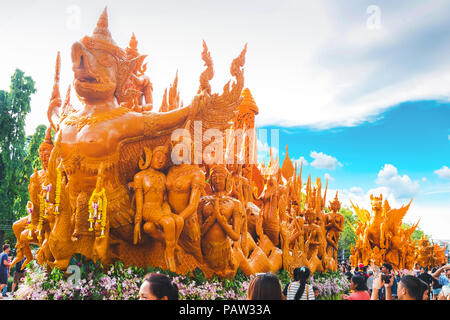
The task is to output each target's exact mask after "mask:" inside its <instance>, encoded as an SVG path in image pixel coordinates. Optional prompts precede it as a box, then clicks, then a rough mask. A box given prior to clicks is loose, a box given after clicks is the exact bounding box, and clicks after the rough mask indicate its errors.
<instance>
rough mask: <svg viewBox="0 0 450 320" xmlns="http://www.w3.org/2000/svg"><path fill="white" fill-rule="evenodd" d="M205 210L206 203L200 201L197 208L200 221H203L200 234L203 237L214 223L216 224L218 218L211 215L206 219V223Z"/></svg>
mask: <svg viewBox="0 0 450 320" xmlns="http://www.w3.org/2000/svg"><path fill="white" fill-rule="evenodd" d="M204 208H205V203H204V201H200V204H199V206H198V208H197V212H198V216H199V218H200V219H199V220H200V221H201V227H200V232H201V235H202V236H203V235H205V234H206V233H207V232H208V231H209V229H210V228H211V227H212V226H213V225H214V223H216V217H215V216H214V215H211V216H209V217H207V218H206V221H205V219H204V215H203V210H204Z"/></svg>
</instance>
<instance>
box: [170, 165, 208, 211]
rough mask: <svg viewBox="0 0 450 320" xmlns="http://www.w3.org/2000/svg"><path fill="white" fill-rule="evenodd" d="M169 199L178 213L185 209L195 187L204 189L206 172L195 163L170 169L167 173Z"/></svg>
mask: <svg viewBox="0 0 450 320" xmlns="http://www.w3.org/2000/svg"><path fill="white" fill-rule="evenodd" d="M166 185H167V190H168V201H169V203H170V205H171V207H172V208H173V210H174V211H175V212H176V213H180V212H181V211H183V210H184V209H185V208H186V207H187V206H188V204H189V199H190V195H191V191H192V189H194V188H199V189H200V190H203V187H204V185H205V176H204V173H203V172H202V171H201V170H200V168H198V167H197V166H194V165H179V166H173V167H171V168H170V169H169V173H168V174H167V183H166Z"/></svg>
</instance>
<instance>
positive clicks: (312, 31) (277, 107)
mask: <svg viewBox="0 0 450 320" xmlns="http://www.w3.org/2000/svg"><path fill="white" fill-rule="evenodd" d="M105 5H107V6H108V12H109V18H110V31H111V33H112V36H113V38H114V40H115V41H116V42H117V43H118V44H119V45H121V46H122V47H125V46H126V45H127V44H128V41H129V39H130V36H131V33H132V32H135V34H136V37H137V40H138V42H139V44H138V48H139V49H140V51H141V53H144V54H147V55H148V58H147V60H146V61H147V62H148V70H147V75H148V76H149V77H150V79H151V81H152V82H153V88H154V94H153V97H154V101H156V107H157V108H158V107H159V101H161V99H162V96H163V92H164V89H165V88H167V87H168V86H169V85H170V84H171V83H172V81H173V78H174V76H175V73H176V71H177V70H178V75H179V89H180V92H181V98H182V100H183V101H184V104H185V105H186V104H188V103H189V102H190V101H191V99H192V98H193V97H194V95H195V94H196V92H197V89H198V78H199V76H200V74H201V72H202V71H203V68H204V67H203V61H202V60H201V51H202V41H203V40H205V41H206V43H207V45H208V47H209V50H210V52H211V56H212V59H213V61H214V68H215V76H214V78H213V80H212V81H211V85H212V89H213V91H214V92H220V91H221V90H222V88H223V86H224V84H225V83H226V82H227V81H228V80H229V79H230V74H229V67H230V64H231V61H232V59H233V58H235V57H236V56H237V55H238V54H239V53H240V51H241V50H242V48H243V46H244V44H245V43H248V51H247V55H246V64H245V83H246V86H247V87H248V88H250V90H251V92H252V94H253V96H254V98H255V100H256V103H257V104H258V107H259V111H260V112H259V115H258V116H257V119H256V122H257V125H258V127H259V128H278V129H279V133H280V134H279V137H280V143H279V147H280V149H281V150H282V151H284V148H285V144H286V143H287V144H289V153H290V155H291V156H292V158H294V159H299V158H300V157H304V158H305V160H306V161H307V162H308V165H307V166H305V168H304V172H305V173H311V174H312V175H313V176H314V177H315V176H319V177H321V178H323V177H324V176H325V174H327V175H329V176H330V189H332V190H336V189H337V190H339V192H340V194H341V195H342V199H343V201H344V203H348V200H349V199H353V200H355V201H356V202H358V203H360V204H361V205H362V206H366V207H367V206H368V205H369V204H368V199H369V194H370V193H371V192H374V193H379V192H383V193H384V194H385V195H386V196H387V197H388V199H389V200H390V201H391V202H392V204H393V206H396V205H401V204H403V203H406V201H408V199H409V197H411V196H412V197H414V199H415V200H414V202H413V206H412V207H411V209H410V212H409V213H408V215H407V216H406V219H407V220H409V221H411V222H415V220H416V219H418V218H419V217H420V218H421V219H422V220H421V227H422V228H423V229H424V230H425V231H426V232H427V233H428V234H431V235H432V236H433V237H436V238H441V239H450V231H449V230H448V229H449V228H448V226H449V225H450V172H448V171H450V169H448V167H450V160H449V159H450V157H449V152H450V140H449V135H450V125H449V123H450V121H449V119H450V111H449V108H450V107H449V101H450V94H449V93H450V59H449V57H450V33H449V32H448V30H450V19H449V18H448V17H449V16H450V1H448V0H430V1H423V0H396V1H391V0H378V1H373V0H348V1H347V0H346V1H334V0H315V1H300V0H280V1H275V0H245V1H242V0H228V1H220V0H188V1H175V0H168V1H160V0H146V1H144V0H129V1H107V0H60V1H51V0H17V1H8V2H5V3H2V10H1V11H0V39H1V40H2V41H1V48H2V50H0V89H7V88H8V87H9V81H10V77H11V75H12V74H13V72H14V69H15V68H20V69H22V70H23V71H25V73H26V74H27V75H30V76H31V77H32V78H33V79H34V80H35V81H36V86H37V93H36V94H35V95H33V97H32V101H31V108H32V111H31V113H30V115H28V117H27V121H26V131H27V133H28V134H32V133H33V131H34V130H35V128H36V126H37V125H39V124H41V123H43V124H46V123H47V119H46V109H47V106H48V101H49V97H50V95H51V90H52V85H53V70H54V62H55V57H56V52H57V51H58V50H59V51H61V59H62V66H61V92H62V94H64V93H65V90H66V88H67V86H68V85H69V84H71V82H72V79H73V73H72V70H71V62H70V48H71V45H72V43H73V42H75V41H77V40H79V39H81V38H82V37H83V36H84V35H86V34H91V33H92V31H93V29H94V27H95V23H96V21H97V19H98V16H99V15H100V13H101V12H102V10H103V8H104V7H105ZM72 102H73V103H74V105H75V107H76V105H77V103H78V101H77V98H76V95H75V93H74V90H72ZM261 150H263V149H261ZM319 167H320V168H322V169H319Z"/></svg>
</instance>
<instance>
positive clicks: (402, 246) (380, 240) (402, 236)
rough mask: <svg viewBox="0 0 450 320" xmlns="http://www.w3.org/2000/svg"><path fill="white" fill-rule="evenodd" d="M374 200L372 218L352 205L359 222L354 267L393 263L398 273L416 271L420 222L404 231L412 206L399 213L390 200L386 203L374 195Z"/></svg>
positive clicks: (352, 261) (353, 249)
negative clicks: (416, 232)
mask: <svg viewBox="0 0 450 320" xmlns="http://www.w3.org/2000/svg"><path fill="white" fill-rule="evenodd" d="M370 199H371V201H372V214H370V212H369V211H367V210H365V209H361V208H359V207H358V206H357V205H354V204H353V203H352V205H353V208H354V210H355V213H356V215H357V216H358V220H359V221H357V223H358V227H357V228H356V230H355V231H356V232H355V233H356V236H357V240H356V246H355V247H353V246H352V248H351V251H352V252H351V254H352V255H351V257H350V261H351V263H352V265H357V264H358V263H363V264H364V265H368V264H369V263H370V262H372V263H375V264H377V265H380V264H381V263H384V262H389V263H391V264H392V266H393V267H394V268H395V269H412V268H413V266H414V259H415V252H416V249H415V245H414V242H413V241H412V239H411V235H412V233H413V232H414V230H415V229H416V228H417V225H418V222H417V223H416V224H414V225H413V226H411V227H409V228H406V229H405V228H403V227H402V220H403V218H404V216H405V215H406V213H407V211H408V209H409V206H410V204H411V202H410V203H409V204H407V205H406V206H402V207H401V208H399V209H392V208H391V207H390V205H389V202H388V201H387V200H385V201H384V203H383V195H380V196H379V197H376V196H373V195H371V196H370ZM411 201H412V200H411Z"/></svg>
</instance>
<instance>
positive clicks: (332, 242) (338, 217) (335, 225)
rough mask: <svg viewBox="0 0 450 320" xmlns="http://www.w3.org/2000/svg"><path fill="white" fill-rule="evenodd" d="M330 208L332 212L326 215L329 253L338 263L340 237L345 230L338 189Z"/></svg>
mask: <svg viewBox="0 0 450 320" xmlns="http://www.w3.org/2000/svg"><path fill="white" fill-rule="evenodd" d="M329 209H330V212H329V213H328V214H326V215H325V228H326V239H327V254H328V256H330V257H332V258H333V259H334V261H335V262H336V263H337V251H338V242H339V237H340V234H341V232H342V231H343V230H344V216H343V215H342V214H340V213H339V210H340V209H341V203H340V202H339V200H338V193H337V191H336V196H335V198H334V201H333V202H330V206H329Z"/></svg>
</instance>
